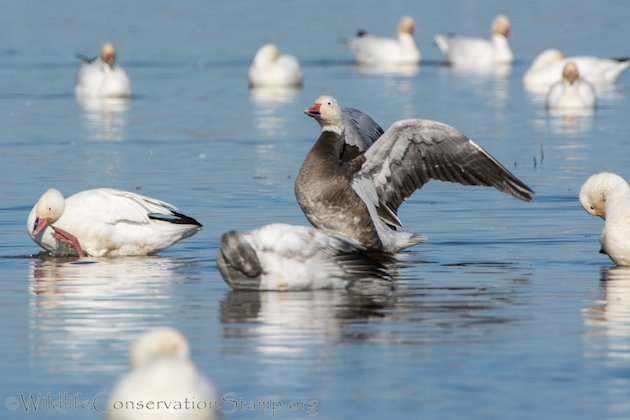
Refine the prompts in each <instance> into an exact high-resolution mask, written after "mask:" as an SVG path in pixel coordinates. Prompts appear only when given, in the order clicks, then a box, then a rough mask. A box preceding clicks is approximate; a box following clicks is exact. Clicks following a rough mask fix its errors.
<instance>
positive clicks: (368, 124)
mask: <svg viewBox="0 0 630 420" xmlns="http://www.w3.org/2000/svg"><path fill="white" fill-rule="evenodd" d="M342 113H343V125H344V127H345V135H346V144H350V145H352V146H357V147H358V148H359V151H361V152H364V151H366V150H367V149H368V148H369V147H370V146H371V145H372V143H374V142H375V141H376V140H377V139H378V138H379V137H381V136H382V135H383V129H382V128H381V126H380V125H378V124H377V123H376V121H374V120H373V119H372V118H371V117H370V116H369V115H367V114H365V113H363V112H361V111H359V110H358V109H354V108H343V110H342Z"/></svg>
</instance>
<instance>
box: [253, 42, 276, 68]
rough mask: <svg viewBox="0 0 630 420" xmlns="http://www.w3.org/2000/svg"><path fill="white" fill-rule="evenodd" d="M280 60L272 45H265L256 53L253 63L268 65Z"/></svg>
mask: <svg viewBox="0 0 630 420" xmlns="http://www.w3.org/2000/svg"><path fill="white" fill-rule="evenodd" d="M278 58H280V50H279V49H278V47H277V46H275V45H274V44H265V45H263V46H262V47H260V49H259V50H258V52H257V53H256V57H254V62H255V63H256V64H257V65H264V64H270V63H273V62H275V61H277V60H278Z"/></svg>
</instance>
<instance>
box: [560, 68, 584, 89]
mask: <svg viewBox="0 0 630 420" xmlns="http://www.w3.org/2000/svg"><path fill="white" fill-rule="evenodd" d="M562 80H564V81H565V82H566V83H568V84H570V85H572V84H573V83H575V82H577V81H578V80H580V72H579V71H578V68H577V66H576V65H575V64H574V63H567V64H566V65H565V66H564V68H563V69H562Z"/></svg>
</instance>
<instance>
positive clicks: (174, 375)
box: [107, 328, 220, 420]
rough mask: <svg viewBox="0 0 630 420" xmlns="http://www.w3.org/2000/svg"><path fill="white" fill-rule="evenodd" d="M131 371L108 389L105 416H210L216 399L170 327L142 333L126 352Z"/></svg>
mask: <svg viewBox="0 0 630 420" xmlns="http://www.w3.org/2000/svg"><path fill="white" fill-rule="evenodd" d="M129 359H130V364H131V368H132V371H131V372H129V373H128V374H126V375H125V376H123V377H122V378H121V379H120V380H119V381H118V383H117V384H116V386H115V387H114V390H113V391H112V393H111V395H110V397H109V402H108V411H107V419H108V420H149V419H150V420H154V419H155V420H212V419H215V418H218V417H219V416H218V413H219V411H218V407H219V403H220V401H219V400H218V396H217V393H216V391H215V388H214V386H213V385H212V383H211V382H210V381H209V380H208V379H207V378H206V377H205V376H204V375H203V374H201V373H200V372H199V371H198V370H197V368H196V366H195V365H194V363H193V362H192V361H191V360H190V357H189V348H188V342H187V340H186V338H185V337H184V336H183V335H182V334H181V333H180V332H179V331H177V330H175V329H173V328H160V329H156V330H153V331H149V332H147V333H145V334H143V335H142V336H141V337H140V338H139V339H138V340H137V341H136V342H135V343H134V345H133V347H132V349H131V352H130V356H129Z"/></svg>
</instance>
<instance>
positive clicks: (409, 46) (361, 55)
mask: <svg viewBox="0 0 630 420" xmlns="http://www.w3.org/2000/svg"><path fill="white" fill-rule="evenodd" d="M414 30H415V23H414V21H413V18H412V17H411V16H404V17H403V18H402V19H401V20H400V23H399V24H398V37H397V38H395V39H394V38H384V37H376V36H372V35H369V34H367V33H365V32H363V31H359V33H358V34H357V36H356V37H355V38H352V39H349V40H348V41H347V44H348V48H350V50H351V51H352V52H353V53H354V57H355V61H356V63H357V64H359V65H367V66H389V65H402V64H418V63H419V62H420V59H421V54H420V50H419V49H418V47H417V46H416V43H415V41H414V40H413V32H414Z"/></svg>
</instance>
